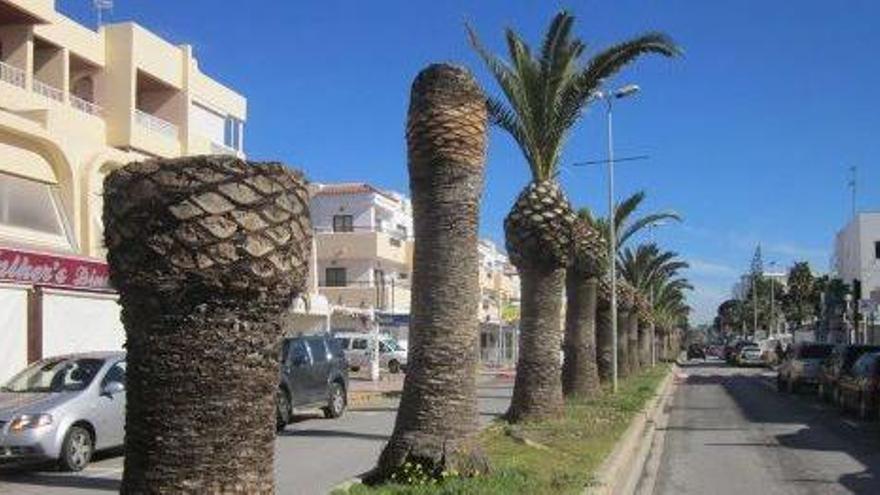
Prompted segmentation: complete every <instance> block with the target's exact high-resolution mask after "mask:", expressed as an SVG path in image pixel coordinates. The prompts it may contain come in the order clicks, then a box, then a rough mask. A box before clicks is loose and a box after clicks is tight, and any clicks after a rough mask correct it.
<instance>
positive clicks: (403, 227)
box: [310, 182, 413, 337]
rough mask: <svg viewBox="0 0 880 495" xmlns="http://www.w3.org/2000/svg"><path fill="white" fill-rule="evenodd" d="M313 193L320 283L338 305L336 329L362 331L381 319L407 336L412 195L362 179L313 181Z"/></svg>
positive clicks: (326, 295) (336, 309)
mask: <svg viewBox="0 0 880 495" xmlns="http://www.w3.org/2000/svg"><path fill="white" fill-rule="evenodd" d="M311 193H312V198H311V201H310V209H311V217H312V227H313V228H314V230H315V246H316V265H317V266H316V270H315V272H316V277H317V279H318V280H317V282H318V283H317V286H318V291H319V292H320V293H321V294H322V295H324V296H325V297H326V298H327V299H328V300H329V302H330V304H331V305H332V306H333V312H334V314H333V320H332V325H333V328H334V329H336V330H343V329H349V330H361V329H364V323H363V322H364V319H365V318H367V317H376V318H377V320H379V321H381V322H382V326H383V327H389V328H386V329H387V330H389V331H394V333H397V334H398V335H399V336H401V337H403V336H404V334H405V328H406V327H408V316H409V306H410V273H411V270H412V246H413V242H412V228H413V220H412V205H411V203H410V201H409V199H408V198H407V197H405V196H404V195H402V194H400V193H396V192H393V191H386V190H382V189H379V188H377V187H375V186H372V185H370V184H367V183H361V182H346V183H337V184H313V185H312V191H311ZM391 327H393V328H391Z"/></svg>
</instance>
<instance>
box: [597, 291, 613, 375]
mask: <svg viewBox="0 0 880 495" xmlns="http://www.w3.org/2000/svg"><path fill="white" fill-rule="evenodd" d="M612 332H613V330H612V328H611V310H610V309H608V308H604V309H599V310H597V311H596V350H597V354H596V367H597V368H598V370H599V381H600V382H601V383H610V382H611V380H612V379H613V374H614V370H613V366H614V363H613V361H612V360H613V359H614V340H613V336H612Z"/></svg>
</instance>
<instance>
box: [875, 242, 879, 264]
mask: <svg viewBox="0 0 880 495" xmlns="http://www.w3.org/2000/svg"><path fill="white" fill-rule="evenodd" d="M874 259H875V260H880V241H874Z"/></svg>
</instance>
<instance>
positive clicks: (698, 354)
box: [687, 344, 706, 359]
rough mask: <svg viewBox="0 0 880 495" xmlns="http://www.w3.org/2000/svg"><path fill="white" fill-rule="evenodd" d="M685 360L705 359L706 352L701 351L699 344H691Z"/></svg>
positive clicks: (701, 347)
mask: <svg viewBox="0 0 880 495" xmlns="http://www.w3.org/2000/svg"><path fill="white" fill-rule="evenodd" d="M687 358H688V359H706V351H704V350H703V346H701V345H700V344H691V345H689V346H688V350H687Z"/></svg>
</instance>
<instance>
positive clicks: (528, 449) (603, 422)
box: [334, 364, 669, 495]
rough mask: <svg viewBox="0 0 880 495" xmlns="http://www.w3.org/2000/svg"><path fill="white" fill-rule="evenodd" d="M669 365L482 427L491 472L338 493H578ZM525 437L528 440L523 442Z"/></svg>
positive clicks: (410, 494)
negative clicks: (549, 417)
mask: <svg viewBox="0 0 880 495" xmlns="http://www.w3.org/2000/svg"><path fill="white" fill-rule="evenodd" d="M668 372H669V365H667V364H660V365H658V366H657V367H656V368H654V369H652V370H648V371H645V372H643V373H641V374H639V375H637V376H634V377H632V378H630V379H627V380H622V381H621V382H620V390H619V392H618V393H617V394H611V393H610V390H605V391H603V393H602V394H600V395H599V396H598V397H596V398H595V399H591V400H584V401H572V402H569V403H568V404H566V408H565V416H564V417H563V418H562V419H560V420H556V421H545V422H535V423H526V424H522V425H516V426H512V425H508V424H507V423H504V422H502V421H500V420H499V421H495V422H494V423H492V424H491V425H490V426H489V427H488V428H486V429H485V430H484V431H483V432H482V433H481V438H480V441H481V443H482V445H483V448H484V449H485V451H486V453H487V454H488V456H489V458H490V460H491V462H492V467H493V472H492V474H490V475H489V476H483V477H478V478H450V479H447V480H445V481H443V482H437V483H434V484H424V485H398V484H387V485H382V486H377V487H366V486H363V485H355V486H353V487H351V488H350V489H349V490H348V491H347V492H334V493H335V494H336V495H339V494H342V493H348V494H350V495H438V494H449V495H451V494H461V493H468V494H487V495H488V494H512V493H522V494H544V493H548V494H549V493H552V494H575V493H581V492H582V491H583V490H584V488H585V487H587V486H589V485H590V484H591V482H592V481H593V473H594V472H595V471H596V469H597V468H598V467H599V465H600V464H601V463H602V461H604V460H605V458H606V457H607V456H608V454H610V453H611V450H612V449H613V448H614V445H615V443H616V442H617V441H618V440H619V439H620V436H621V435H622V434H623V432H624V431H625V430H626V428H627V427H628V426H629V423H630V421H631V419H632V418H633V415H634V414H635V413H636V412H638V411H640V410H641V409H642V408H643V407H644V405H645V403H646V402H647V401H648V400H649V399H650V398H651V397H652V396H654V395H655V394H656V392H657V387H658V386H659V385H660V382H661V381H662V380H663V378H665V377H666V375H667V373H668ZM523 439H527V440H528V442H523Z"/></svg>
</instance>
